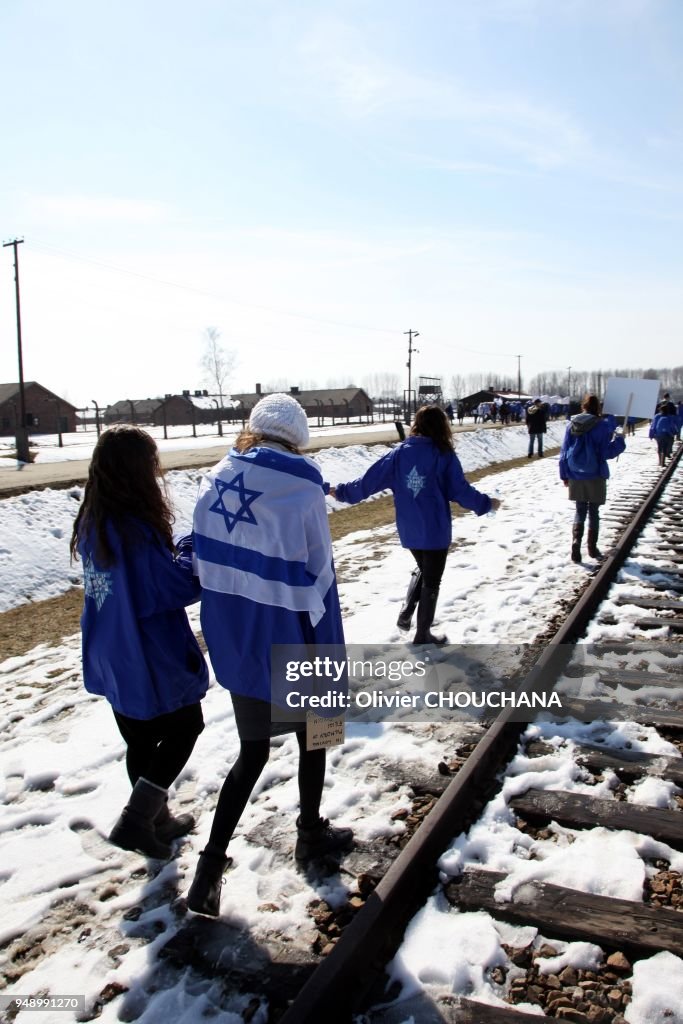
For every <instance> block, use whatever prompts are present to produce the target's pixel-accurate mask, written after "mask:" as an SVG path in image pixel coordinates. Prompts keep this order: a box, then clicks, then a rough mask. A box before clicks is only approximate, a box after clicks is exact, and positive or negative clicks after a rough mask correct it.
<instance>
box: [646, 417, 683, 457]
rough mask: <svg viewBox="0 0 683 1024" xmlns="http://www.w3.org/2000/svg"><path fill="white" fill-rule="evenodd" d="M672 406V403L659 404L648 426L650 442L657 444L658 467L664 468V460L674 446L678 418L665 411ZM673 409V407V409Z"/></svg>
mask: <svg viewBox="0 0 683 1024" xmlns="http://www.w3.org/2000/svg"><path fill="white" fill-rule="evenodd" d="M671 406H673V403H672V402H669V403H667V402H661V403H660V406H659V409H658V410H657V414H656V416H655V418H654V419H653V421H652V423H651V424H650V432H649V436H650V440H655V441H656V442H657V455H658V458H659V465H660V466H665V465H666V460H667V459H668V458H669V456H670V455H671V452H672V450H673V446H674V438H675V437H676V435H677V434H678V429H679V426H678V417H677V416H674V415H672V414H671V413H670V412H668V411H667V410H668V409H669V408H670V407H671ZM674 408H675V407H674Z"/></svg>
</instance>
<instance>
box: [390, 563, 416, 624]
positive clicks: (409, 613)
mask: <svg viewBox="0 0 683 1024" xmlns="http://www.w3.org/2000/svg"><path fill="white" fill-rule="evenodd" d="M421 590H422V573H421V572H420V570H419V569H414V570H413V572H412V575H411V577H410V583H409V584H408V593H407V594H406V599H405V601H404V603H403V607H402V608H401V611H400V612H399V615H398V618H397V620H396V625H397V626H398V628H399V629H410V627H411V626H412V624H413V612H414V611H415V608H416V606H417V602H418V601H419V600H420V591H421Z"/></svg>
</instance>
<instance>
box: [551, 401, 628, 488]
mask: <svg viewBox="0 0 683 1024" xmlns="http://www.w3.org/2000/svg"><path fill="white" fill-rule="evenodd" d="M612 430H613V428H612V424H611V423H610V421H609V420H607V419H601V418H600V417H599V416H593V415H592V414H591V413H589V412H580V413H578V415H576V416H572V418H571V420H570V422H569V423H568V425H567V429H566V431H565V435H564V440H563V442H562V448H561V450H560V479H562V480H579V479H584V477H579V476H578V474H576V473H573V472H572V470H571V468H570V466H569V465H568V462H567V455H568V453H569V450H570V448H571V447H572V444H573V443H574V441H575V440H576V438H577V437H579V436H580V435H581V434H585V435H588V440H589V441H590V443H591V444H592V446H593V448H594V450H595V454H596V456H597V459H598V471H597V473H596V474H595V477H594V479H596V478H602V479H603V480H607V479H609V467H608V466H607V460H608V459H615V458H616V457H617V455H621V453H622V452H623V451H624V450H625V449H626V442H625V441H624V438H623V437H621V435H617V437H615V438H614V439H612Z"/></svg>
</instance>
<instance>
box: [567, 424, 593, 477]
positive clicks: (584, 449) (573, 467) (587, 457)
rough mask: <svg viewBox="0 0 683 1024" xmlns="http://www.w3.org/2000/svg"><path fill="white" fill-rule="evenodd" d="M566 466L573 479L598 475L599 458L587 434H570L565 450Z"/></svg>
mask: <svg viewBox="0 0 683 1024" xmlns="http://www.w3.org/2000/svg"><path fill="white" fill-rule="evenodd" d="M567 466H568V467H569V470H570V471H571V474H572V476H573V477H574V478H575V479H579V480H580V479H585V480H588V479H590V478H592V477H596V476H600V459H599V458H598V453H597V452H596V450H595V445H594V444H593V442H592V441H591V439H590V438H589V436H588V434H577V435H576V436H572V443H571V445H570V447H569V449H568V451H567Z"/></svg>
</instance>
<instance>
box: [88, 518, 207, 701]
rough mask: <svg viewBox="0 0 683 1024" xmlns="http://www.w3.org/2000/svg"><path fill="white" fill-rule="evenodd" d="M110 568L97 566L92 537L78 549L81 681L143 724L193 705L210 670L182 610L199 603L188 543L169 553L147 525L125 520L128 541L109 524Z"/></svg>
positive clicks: (202, 691)
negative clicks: (82, 587) (81, 584)
mask: <svg viewBox="0 0 683 1024" xmlns="http://www.w3.org/2000/svg"><path fill="white" fill-rule="evenodd" d="M107 535H108V537H109V542H110V544H111V547H112V550H113V552H114V561H113V563H112V565H109V566H102V565H98V562H97V558H96V555H95V552H94V544H93V543H92V538H91V537H90V536H89V535H88V534H86V535H85V536H84V537H83V538H81V541H80V543H79V545H78V553H79V555H80V557H81V558H82V560H83V576H84V583H85V600H84V604H83V614H82V616H81V630H82V650H83V681H84V683H85V688H86V690H87V691H88V692H89V693H96V694H100V695H102V696H104V697H106V698H107V700H108V701H109V703H110V704H111V706H112V707H113V709H114V711H118V712H119V714H122V715H126V716H127V717H129V718H137V719H143V720H149V719H151V718H157V717H158V716H159V715H165V714H168V713H169V712H171V711H176V710H178V709H179V708H182V707H186V706H188V705H190V704H196V703H197V701H199V700H201V698H202V697H203V696H204V694H205V693H206V690H207V687H208V683H209V672H208V669H207V666H206V662H205V660H204V657H203V655H202V653H201V650H200V649H199V645H198V643H197V640H196V638H195V635H194V633H193V632H192V628H191V626H190V623H189V621H188V618H187V614H186V612H185V606H186V605H188V604H192V603H194V602H195V601H198V600H199V596H200V587H199V584H198V581H197V579H196V577H195V576H194V575H193V570H192V539H191V537H183V538H182V540H180V541H179V542H178V545H177V553H176V554H175V555H174V554H173V553H172V552H171V551H169V550H168V548H166V547H165V546H164V544H163V542H162V540H161V538H160V537H159V536H158V535H157V534H156V532H155V531H153V530H152V529H151V528H150V527H149V526H147V525H146V524H144V523H142V522H140V521H139V520H131V522H130V524H129V529H127V530H126V538H127V542H125V543H124V541H123V538H122V536H121V533H120V532H119V530H118V529H116V528H115V527H114V526H113V525H112V524H111V523H108V524H107Z"/></svg>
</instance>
